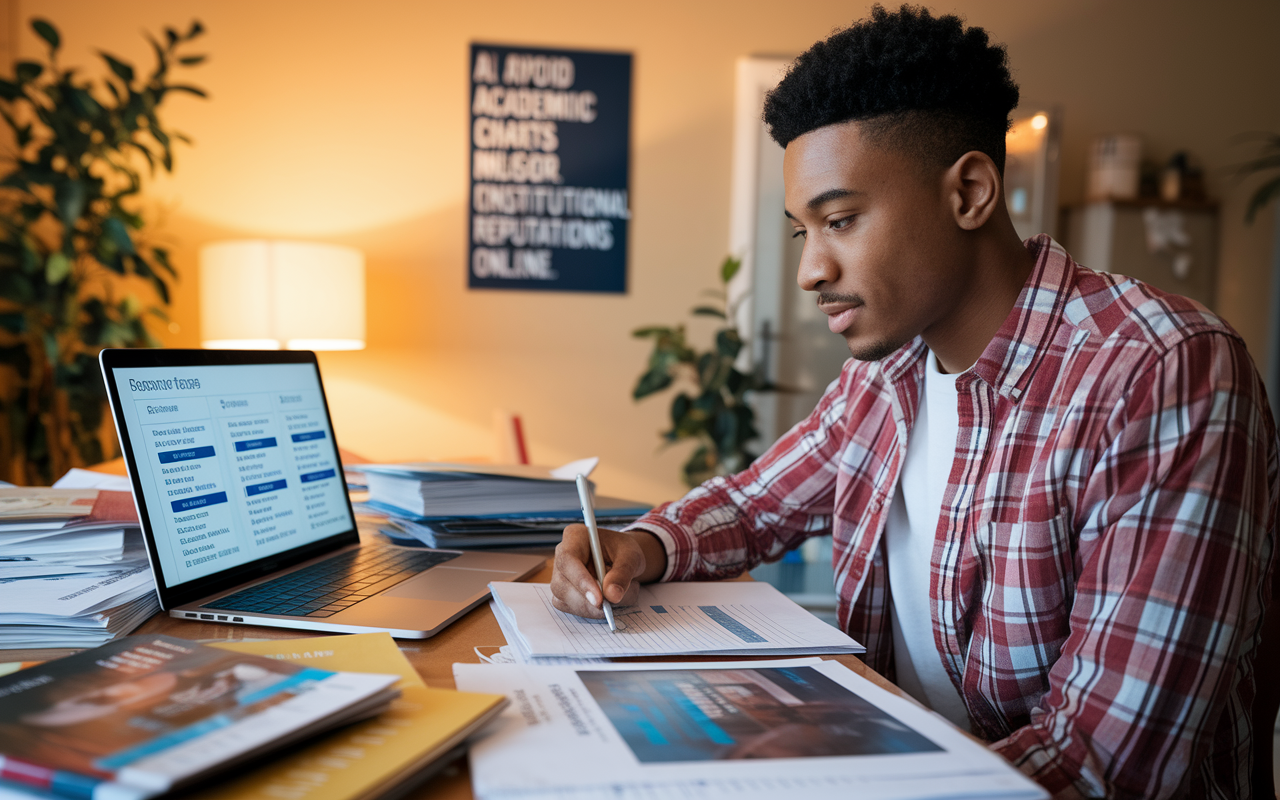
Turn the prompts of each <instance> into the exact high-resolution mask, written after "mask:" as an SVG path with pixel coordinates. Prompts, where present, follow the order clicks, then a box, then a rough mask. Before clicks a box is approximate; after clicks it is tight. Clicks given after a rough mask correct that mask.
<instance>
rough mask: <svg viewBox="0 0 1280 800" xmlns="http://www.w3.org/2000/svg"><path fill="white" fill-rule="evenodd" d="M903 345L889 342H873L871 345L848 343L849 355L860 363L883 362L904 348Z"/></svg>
mask: <svg viewBox="0 0 1280 800" xmlns="http://www.w3.org/2000/svg"><path fill="white" fill-rule="evenodd" d="M902 344H903V343H900V342H899V343H894V342H887V341H880V342H872V343H870V344H862V343H857V342H848V345H849V355H851V356H853V357H854V358H855V359H857V360H858V361H881V360H883V359H886V358H888V357H889V356H891V355H893V354H894V353H896V352H897V351H898V349H899V348H900V347H902Z"/></svg>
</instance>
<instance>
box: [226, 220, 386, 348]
mask: <svg viewBox="0 0 1280 800" xmlns="http://www.w3.org/2000/svg"><path fill="white" fill-rule="evenodd" d="M200 329H201V331H200V333H201V336H200V338H201V342H202V344H203V345H204V347H207V348H219V349H222V348H225V349H237V350H279V349H286V350H363V349H364V338H365V313H364V255H363V254H362V253H361V252H360V251H359V250H356V249H354V248H351V247H342V246H340V245H334V244H319V243H314V242H289V241H268V240H262V239H253V240H237V241H227V242H214V243H212V244H207V245H205V246H204V247H202V248H201V249H200Z"/></svg>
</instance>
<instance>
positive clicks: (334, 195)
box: [6, 0, 1280, 501]
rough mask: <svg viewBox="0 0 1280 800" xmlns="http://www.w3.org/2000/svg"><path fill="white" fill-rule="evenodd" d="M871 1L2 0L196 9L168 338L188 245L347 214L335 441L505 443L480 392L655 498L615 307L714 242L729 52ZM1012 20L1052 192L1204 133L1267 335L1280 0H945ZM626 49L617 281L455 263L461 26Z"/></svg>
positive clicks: (670, 302) (851, 12) (648, 446)
mask: <svg viewBox="0 0 1280 800" xmlns="http://www.w3.org/2000/svg"><path fill="white" fill-rule="evenodd" d="M866 8H867V4H865V3H861V2H855V3H845V2H839V3H838V2H830V1H829V0H809V2H806V3H802V4H780V3H776V2H759V0H735V1H734V2H729V1H728V0H722V1H721V2H688V0H679V1H678V2H676V1H672V0H650V2H645V3H627V4H623V3H614V2H599V1H597V2H575V1H574V0H549V2H544V3H528V2H505V1H503V0H490V1H489V2H483V3H468V2H448V3H443V2H422V0H396V1H393V0H369V1H367V2H359V3H353V2H319V0H309V1H308V2H303V1H302V0H287V1H286V0H267V1H266V2H264V1H263V0H256V1H254V2H250V1H249V0H217V1H216V2H195V1H194V0H163V1H161V0H101V2H86V1H85V0H9V3H8V8H7V9H6V11H7V12H8V13H7V17H8V18H9V19H16V18H20V19H22V20H23V25H22V28H21V31H20V34H19V39H18V42H17V50H18V52H19V53H20V54H32V53H34V52H36V49H37V45H38V43H37V41H36V40H35V38H34V36H33V35H31V34H30V32H29V29H27V27H26V22H25V21H26V20H28V19H29V18H31V17H32V16H45V17H48V18H49V19H50V20H52V21H53V22H54V23H55V24H56V25H58V26H59V27H60V28H61V30H62V32H63V35H64V40H65V47H64V53H65V55H64V59H65V60H66V61H68V62H73V63H83V64H89V63H90V62H91V60H92V58H93V56H92V53H93V51H94V50H96V49H98V48H101V49H106V50H108V51H111V52H113V53H115V54H117V55H120V56H123V57H126V58H131V59H134V60H136V61H137V62H138V63H139V64H145V63H146V54H147V49H146V46H145V44H144V43H143V40H142V39H141V37H140V35H139V32H140V31H142V30H153V31H154V30H158V29H159V28H160V27H161V26H163V25H166V24H172V25H180V26H185V25H186V24H187V22H188V21H189V20H190V19H191V18H192V17H198V18H200V19H201V20H202V21H203V22H204V23H205V25H206V27H207V28H208V30H209V34H208V36H207V37H206V39H205V40H204V42H203V43H202V44H201V49H203V50H206V51H207V52H209V53H210V54H211V55H212V59H211V61H210V62H209V63H208V64H207V65H205V66H202V67H200V68H198V69H196V70H192V72H191V81H192V82H193V83H196V84H199V85H201V86H204V87H206V88H207V89H208V90H209V91H210V93H211V95H212V99H211V100H210V101H208V102H198V101H194V100H191V99H188V98H186V97H179V98H175V99H174V100H173V102H172V103H171V104H170V105H169V108H168V109H167V112H168V115H167V118H168V120H169V121H170V122H171V123H172V124H173V125H174V126H175V127H177V128H179V129H181V130H184V131H186V132H187V133H189V134H191V135H192V136H193V137H194V138H195V140H196V145H195V147H194V148H191V149H187V150H185V151H182V152H180V154H179V157H178V171H177V174H176V176H175V177H174V178H173V179H171V180H170V179H164V180H159V181H157V182H156V183H155V184H154V189H153V191H152V192H151V200H152V202H153V204H154V205H156V206H157V207H158V214H159V218H160V219H161V220H162V227H161V228H160V229H159V233H160V235H161V236H162V237H163V238H165V239H169V240H171V242H172V243H174V244H175V245H176V253H177V264H178V266H179V269H180V270H181V271H182V273H183V275H184V280H183V282H182V284H181V286H180V287H179V288H178V291H177V294H176V300H175V304H174V309H173V311H174V319H175V323H176V329H175V330H174V331H171V332H167V333H164V337H165V340H166V342H167V343H168V344H170V345H174V346H195V345H197V344H198V331H199V320H198V312H197V298H196V296H195V288H194V287H195V285H196V250H197V248H198V246H199V245H201V244H203V243H205V242H208V241H212V240H216V239H222V238H229V237H243V236H283V237H300V238H311V239H318V240H326V241H334V242H339V243H343V244H349V245H352V246H355V247H359V248H361V249H363V250H364V251H365V253H366V255H367V258H368V283H369V286H368V295H369V347H368V349H367V350H365V351H363V352H358V353H334V354H325V355H322V357H321V360H322V364H323V368H324V372H325V378H326V383H327V384H328V386H329V389H330V399H331V403H332V406H333V411H334V416H335V421H336V424H337V428H338V433H339V436H340V441H341V442H342V443H343V445H344V446H345V447H348V448H350V449H353V450H356V451H358V452H362V453H364V454H366V455H368V456H370V457H372V458H375V459H386V460H390V459H410V458H449V457H454V456H466V455H486V454H488V453H489V452H490V451H491V450H492V443H491V433H490V431H491V417H492V413H493V410H494V409H495V408H505V409H510V410H514V411H518V412H519V413H521V414H522V415H523V416H524V419H525V426H526V430H527V432H528V435H529V438H530V449H531V451H532V455H533V457H534V459H535V460H536V461H539V462H543V463H552V462H560V461H564V460H568V459H571V458H578V457H582V456H587V455H600V456H602V457H603V463H602V465H601V468H600V471H599V472H598V473H597V477H598V478H599V480H600V483H601V486H602V489H603V490H604V491H605V492H607V493H611V494H621V495H626V496H631V497H636V498H640V499H645V500H651V501H656V500H661V499H663V498H664V497H668V496H671V495H673V494H675V493H677V492H678V491H679V490H680V484H679V481H678V480H677V478H676V476H677V470H678V465H679V463H680V462H681V461H682V460H683V456H684V451H683V450H678V449H677V450H668V451H660V450H659V447H658V445H659V440H658V437H657V432H658V430H659V429H660V428H661V427H663V426H664V423H665V413H666V410H665V407H666V402H665V401H664V400H659V399H652V400H650V401H647V402H645V403H641V404H635V403H633V402H632V401H631V400H630V395H629V392H630V388H631V385H632V382H633V380H634V378H635V377H636V375H637V374H638V373H639V371H640V368H641V366H642V364H643V361H644V358H645V356H646V347H645V345H644V344H643V343H640V342H637V341H635V340H633V339H631V338H630V336H629V331H630V330H631V329H632V328H634V327H636V326H639V325H642V324H649V323H663V322H675V321H679V320H682V319H684V318H685V314H686V312H687V309H688V308H689V307H690V306H691V305H692V304H693V303H694V301H695V300H696V299H697V298H696V295H697V293H698V291H700V290H701V289H703V288H706V287H710V286H713V285H714V282H715V278H714V271H713V270H714V268H715V266H716V265H717V264H718V262H719V260H720V259H721V258H722V257H723V256H724V251H725V248H726V239H727V235H728V202H727V201H728V196H729V168H730V149H731V146H732V142H731V115H732V96H733V64H734V59H735V58H737V57H739V56H742V55H747V54H763V53H768V54H779V53H781V54H788V53H798V52H800V51H801V50H803V49H804V48H805V47H807V46H808V45H809V44H810V43H812V42H813V41H815V40H816V39H818V38H821V37H823V36H825V35H826V34H827V33H829V32H830V31H831V30H832V28H834V27H837V26H840V25H842V24H845V23H847V22H848V21H849V20H850V19H852V18H853V17H854V16H857V15H861V14H862V13H864V12H865V9H866ZM935 8H937V9H939V10H947V11H949V10H958V11H960V12H961V13H963V14H964V15H965V16H966V17H967V18H968V20H969V21H970V22H971V23H973V24H977V25H982V26H985V27H987V28H988V29H989V30H990V31H991V33H992V34H993V36H994V38H996V39H997V40H1002V41H1004V42H1006V43H1007V44H1008V45H1009V51H1010V56H1011V59H1012V63H1013V67H1014V69H1015V72H1016V76H1017V79H1018V80H1019V81H1020V83H1021V84H1022V88H1023V94H1024V96H1025V97H1027V98H1034V99H1036V100H1040V101H1049V102H1056V103H1059V104H1060V105H1061V106H1062V107H1063V109H1064V111H1065V141H1064V158H1063V174H1062V178H1063V181H1062V183H1063V200H1064V202H1071V201H1074V200H1077V199H1079V197H1080V195H1081V193H1082V187H1083V171H1084V152H1085V148H1086V146H1087V143H1088V141H1089V139H1090V138H1091V137H1092V136H1094V135H1096V134H1098V133H1105V132H1115V131H1134V132H1138V133H1141V134H1142V135H1144V136H1145V137H1146V139H1147V141H1148V143H1149V147H1150V150H1151V151H1152V152H1153V153H1154V154H1155V155H1157V156H1161V157H1164V156H1167V155H1168V154H1169V153H1170V152H1171V151H1172V150H1174V149H1176V148H1187V149H1190V150H1191V151H1192V152H1193V153H1195V154H1196V155H1198V156H1199V157H1200V158H1201V159H1202V160H1203V161H1204V163H1205V164H1206V166H1207V167H1208V169H1209V184H1210V188H1211V191H1212V192H1213V194H1214V195H1215V196H1216V197H1219V198H1222V199H1223V201H1224V205H1223V213H1224V222H1225V224H1224V227H1223V245H1222V256H1223V264H1222V276H1221V285H1220V292H1219V296H1220V298H1221V302H1220V306H1221V310H1222V311H1223V312H1224V313H1225V315H1226V316H1227V318H1228V319H1229V320H1231V321H1232V322H1233V323H1234V324H1235V325H1236V326H1237V327H1238V328H1239V329H1240V330H1241V331H1242V332H1243V333H1244V334H1245V336H1246V338H1247V339H1248V341H1249V343H1250V346H1251V348H1252V349H1253V350H1254V352H1255V353H1256V354H1259V356H1260V357H1261V354H1263V353H1264V347H1265V337H1266V325H1267V319H1266V314H1267V300H1266V297H1267V291H1268V287H1269V280H1268V277H1267V274H1268V269H1269V267H1268V259H1269V248H1270V242H1271V239H1270V230H1269V229H1268V228H1267V227H1266V225H1264V224H1259V225H1256V226H1254V227H1253V228H1245V227H1243V226H1242V224H1241V223H1240V222H1239V220H1240V217H1241V215H1242V206H1243V201H1244V197H1245V191H1244V190H1243V189H1241V188H1238V187H1236V186H1235V185H1233V184H1232V182H1231V181H1229V180H1228V179H1227V177H1226V175H1225V173H1224V171H1223V170H1224V169H1225V167H1226V166H1227V165H1229V164H1231V163H1234V162H1236V161H1238V160H1240V159H1242V158H1244V157H1245V156H1246V155H1247V154H1248V151H1247V149H1246V148H1244V147H1241V146H1238V145H1236V144H1233V137H1234V136H1235V135H1237V134H1239V133H1241V132H1244V131H1251V130H1272V131H1280V102H1278V101H1277V96H1278V93H1277V91H1276V72H1275V63H1274V53H1275V48H1276V32H1277V31H1280V3H1276V2H1274V1H1273V0H1255V2H1249V3H1243V2H1241V3H1237V2H1219V3H1213V4H1209V3H1199V2H1123V3H1120V2H1102V1H1101V0H1045V1H1043V2H1033V3H1027V2H1017V1H1016V0H973V2H967V3H962V4H956V5H952V4H951V3H949V2H948V3H946V4H943V5H939V6H935ZM472 40H479V41H490V42H497V43H514V44H529V45H543V46H552V47H560V46H563V47H582V48H601V49H613V50H626V51H631V52H633V53H634V54H635V64H634V69H635V72H634V86H633V91H634V105H633V127H632V135H633V145H632V187H631V188H632V209H633V214H634V217H633V221H632V234H631V238H632V244H631V252H630V276H629V283H630V291H629V293H628V294H626V295H624V296H589V295H573V294H535V293H522V292H505V291H483V292H481V291H474V292H473V291H468V290H467V289H466V273H465V245H466V242H465V236H466V216H465V215H466V199H467V197H466V186H467V184H466V181H467V157H468V152H467V44H468V42H470V41H472Z"/></svg>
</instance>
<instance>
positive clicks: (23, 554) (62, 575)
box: [0, 487, 160, 649]
mask: <svg viewBox="0 0 1280 800" xmlns="http://www.w3.org/2000/svg"><path fill="white" fill-rule="evenodd" d="M159 610H160V605H159V602H158V601H157V599H156V593H155V587H154V585H153V583H152V574H151V567H150V565H149V564H148V561H147V553H146V548H145V546H144V545H143V542H142V535H141V532H140V530H139V527H138V515H137V511H136V510H135V508H134V504H133V496H132V495H131V494H130V493H129V492H114V491H99V490H97V489H48V488H20V487H14V488H0V648H2V649H15V648H23V649H26V648H30V649H35V648H84V647H96V646H98V645H100V644H102V643H104V642H106V641H108V640H110V639H112V638H113V637H115V636H118V635H120V634H123V633H127V632H129V631H131V630H133V629H134V628H136V627H137V626H138V625H140V624H141V623H142V622H143V621H144V620H146V619H147V618H148V617H150V616H151V615H153V614H155V613H156V612H157V611H159Z"/></svg>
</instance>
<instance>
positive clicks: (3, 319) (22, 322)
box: [0, 314, 27, 333]
mask: <svg viewBox="0 0 1280 800" xmlns="http://www.w3.org/2000/svg"><path fill="white" fill-rule="evenodd" d="M0 328H4V329H5V330H7V331H8V332H9V333H22V332H23V331H24V330H26V328H27V317H26V315H25V314H0Z"/></svg>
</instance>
